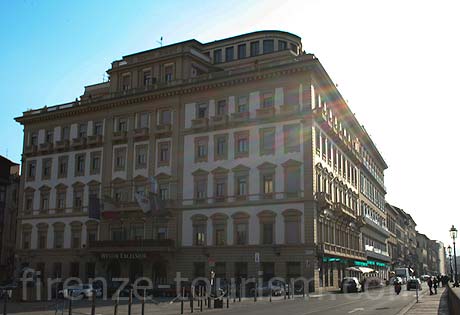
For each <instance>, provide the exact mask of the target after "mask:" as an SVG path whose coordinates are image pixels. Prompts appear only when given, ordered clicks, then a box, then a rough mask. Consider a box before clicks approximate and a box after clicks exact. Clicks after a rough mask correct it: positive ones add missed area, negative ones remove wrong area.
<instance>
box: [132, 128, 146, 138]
mask: <svg viewBox="0 0 460 315" xmlns="http://www.w3.org/2000/svg"><path fill="white" fill-rule="evenodd" d="M148 137H149V128H146V127H145V128H137V129H134V138H135V139H146V138H148Z"/></svg>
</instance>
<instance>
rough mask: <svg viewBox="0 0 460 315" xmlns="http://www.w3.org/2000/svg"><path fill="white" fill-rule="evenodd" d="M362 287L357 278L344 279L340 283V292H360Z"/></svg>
mask: <svg viewBox="0 0 460 315" xmlns="http://www.w3.org/2000/svg"><path fill="white" fill-rule="evenodd" d="M361 291H362V287H361V284H360V283H359V280H358V278H356V277H345V278H343V279H342V281H341V282H340V292H342V293H348V292H361Z"/></svg>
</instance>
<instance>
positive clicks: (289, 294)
mask: <svg viewBox="0 0 460 315" xmlns="http://www.w3.org/2000/svg"><path fill="white" fill-rule="evenodd" d="M291 294H292V292H291V285H290V284H288V296H287V298H288V300H290V299H291Z"/></svg>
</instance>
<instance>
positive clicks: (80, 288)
mask: <svg viewBox="0 0 460 315" xmlns="http://www.w3.org/2000/svg"><path fill="white" fill-rule="evenodd" d="M93 292H94V293H95V294H96V297H100V296H102V290H101V289H100V288H95V287H94V286H93V285H92V284H82V285H76V286H69V287H67V288H65V289H64V290H61V291H60V292H59V293H60V294H61V295H62V296H63V297H64V298H69V297H73V298H77V297H80V298H90V297H92V296H93Z"/></svg>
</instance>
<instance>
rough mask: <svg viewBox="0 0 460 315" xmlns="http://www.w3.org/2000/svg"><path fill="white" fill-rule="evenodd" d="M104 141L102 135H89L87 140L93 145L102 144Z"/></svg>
mask: <svg viewBox="0 0 460 315" xmlns="http://www.w3.org/2000/svg"><path fill="white" fill-rule="evenodd" d="M103 142H104V141H103V138H102V136H101V135H94V136H89V137H88V140H87V143H88V145H93V146H96V145H102V143H103Z"/></svg>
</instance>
